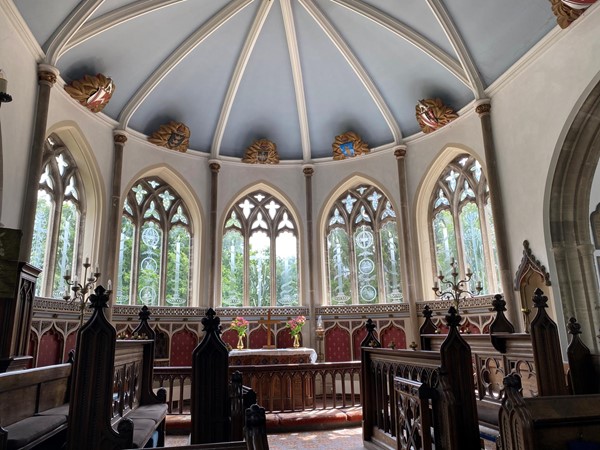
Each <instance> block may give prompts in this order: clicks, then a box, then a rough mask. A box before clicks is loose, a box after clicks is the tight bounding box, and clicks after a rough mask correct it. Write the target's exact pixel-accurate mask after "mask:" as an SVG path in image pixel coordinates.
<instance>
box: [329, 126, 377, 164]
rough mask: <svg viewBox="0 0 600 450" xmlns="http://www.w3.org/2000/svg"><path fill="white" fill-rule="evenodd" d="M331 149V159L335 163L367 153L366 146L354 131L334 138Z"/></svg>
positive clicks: (367, 148)
mask: <svg viewBox="0 0 600 450" xmlns="http://www.w3.org/2000/svg"><path fill="white" fill-rule="evenodd" d="M331 147H332V148H333V159H334V160H336V161H337V160H340V159H346V158H353V157H355V156H359V155H362V154H365V153H369V146H368V144H367V143H366V142H364V141H363V140H362V139H361V138H360V136H359V135H358V134H356V133H355V132H354V131H348V132H346V133H344V134H340V135H338V136H336V137H335V141H334V142H333V144H331Z"/></svg>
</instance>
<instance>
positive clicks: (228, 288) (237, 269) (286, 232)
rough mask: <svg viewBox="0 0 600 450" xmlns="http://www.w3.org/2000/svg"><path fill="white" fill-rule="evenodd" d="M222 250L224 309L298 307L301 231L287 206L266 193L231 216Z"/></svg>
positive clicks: (243, 200) (258, 193)
mask: <svg viewBox="0 0 600 450" xmlns="http://www.w3.org/2000/svg"><path fill="white" fill-rule="evenodd" d="M226 217H227V219H226V220H225V227H224V230H223V241H222V247H221V304H222V305H223V306H230V307H231V306H295V305H299V303H300V302H299V291H298V277H299V273H298V248H299V247H298V246H299V242H298V229H297V226H296V224H295V222H294V220H293V217H292V215H291V213H290V211H289V210H288V209H287V208H286V206H285V205H284V203H283V202H281V201H280V200H279V199H277V198H276V197H274V196H273V195H271V194H268V193H266V192H263V191H255V192H253V193H251V194H249V195H246V196H245V197H243V198H241V199H240V200H238V201H236V202H235V204H234V205H233V206H232V207H231V209H230V210H229V211H228V213H227V216H226Z"/></svg>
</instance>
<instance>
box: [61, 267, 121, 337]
mask: <svg viewBox="0 0 600 450" xmlns="http://www.w3.org/2000/svg"><path fill="white" fill-rule="evenodd" d="M91 266H92V265H91V264H90V259H89V258H85V262H84V263H83V277H82V278H81V282H80V281H79V278H78V277H77V275H73V277H72V278H71V270H69V269H68V270H67V272H66V273H65V274H64V275H63V278H64V280H65V282H66V283H67V289H66V291H65V295H64V296H63V300H65V301H66V302H67V303H68V304H70V305H71V304H78V305H79V311H80V317H79V328H81V326H82V325H83V315H84V312H85V305H87V303H88V300H89V296H88V293H90V292H93V291H94V285H95V284H96V281H98V278H99V277H100V271H99V269H98V266H96V268H95V269H94V271H93V272H92V271H90V267H91ZM88 271H89V272H90V274H89V276H88ZM111 284H112V283H111V281H110V280H108V286H107V287H108V289H107V290H106V295H110V294H111V293H112V289H111V288H112V286H111ZM69 291H72V293H70V292H69Z"/></svg>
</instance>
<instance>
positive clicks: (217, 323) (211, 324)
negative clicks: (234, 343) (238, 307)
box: [202, 308, 221, 334]
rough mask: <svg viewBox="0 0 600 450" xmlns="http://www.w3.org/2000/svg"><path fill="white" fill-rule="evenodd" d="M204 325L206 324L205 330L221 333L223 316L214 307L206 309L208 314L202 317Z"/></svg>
mask: <svg viewBox="0 0 600 450" xmlns="http://www.w3.org/2000/svg"><path fill="white" fill-rule="evenodd" d="M202 325H204V330H203V331H206V332H215V333H217V334H221V318H220V317H219V316H217V313H216V312H215V310H214V309H212V308H208V311H206V315H205V316H204V317H203V318H202Z"/></svg>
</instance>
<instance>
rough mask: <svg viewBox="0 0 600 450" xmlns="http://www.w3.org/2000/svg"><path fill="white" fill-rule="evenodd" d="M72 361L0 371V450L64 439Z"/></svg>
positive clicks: (23, 447)
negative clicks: (1, 372)
mask: <svg viewBox="0 0 600 450" xmlns="http://www.w3.org/2000/svg"><path fill="white" fill-rule="evenodd" d="M71 368H72V362H69V363H67V364H58V365H55V366H47V367H40V368H36V369H28V370H19V371H14V372H7V373H3V374H0V450H13V449H23V450H25V449H29V448H33V447H35V446H36V445H39V444H41V443H43V442H48V441H50V440H51V441H52V442H54V443H56V447H57V448H60V446H61V444H62V443H64V441H65V436H64V434H65V433H64V432H65V430H66V429H67V413H68V408H69V404H68V401H69V390H70V383H71Z"/></svg>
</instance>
